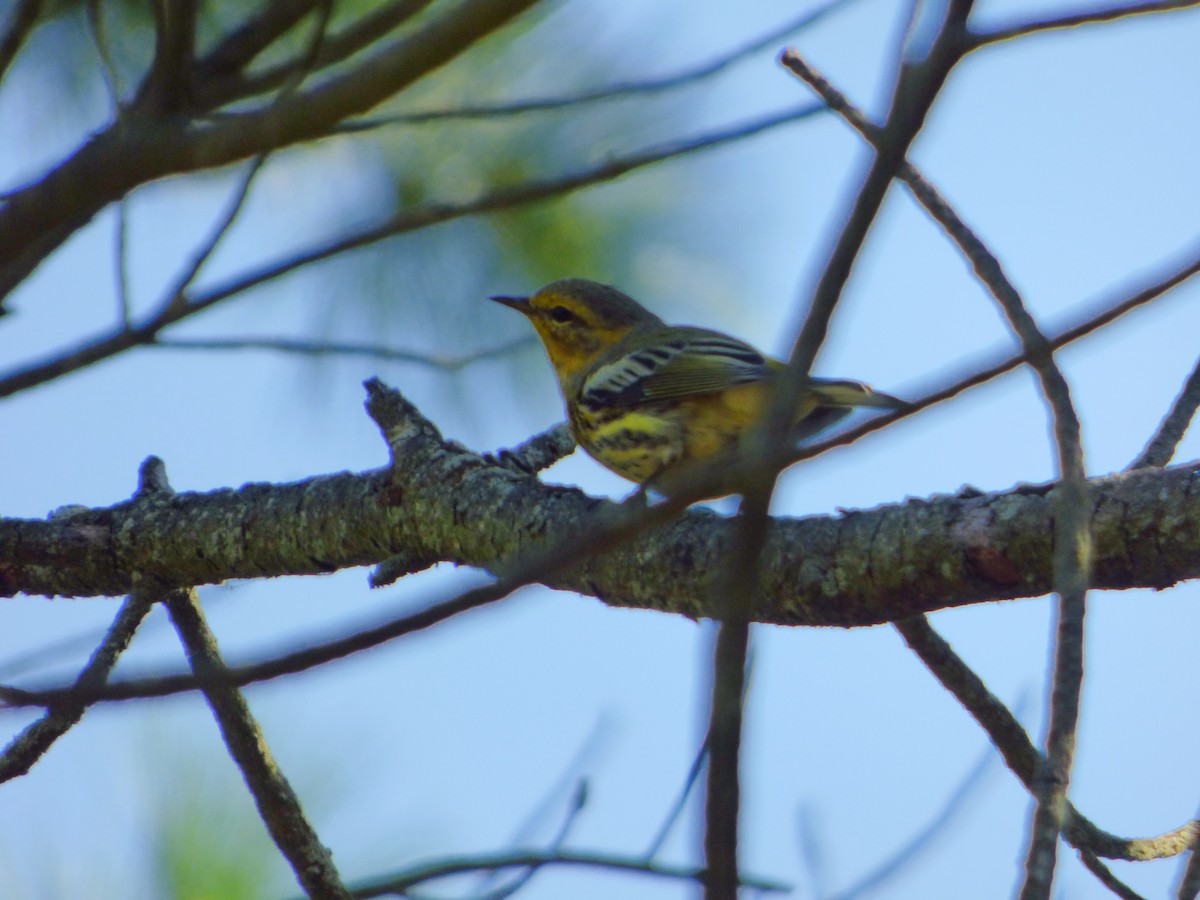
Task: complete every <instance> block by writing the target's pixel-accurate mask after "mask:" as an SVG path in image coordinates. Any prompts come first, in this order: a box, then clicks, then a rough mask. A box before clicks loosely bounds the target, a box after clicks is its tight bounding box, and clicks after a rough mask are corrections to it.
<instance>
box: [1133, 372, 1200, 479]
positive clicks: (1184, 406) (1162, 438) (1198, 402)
mask: <svg viewBox="0 0 1200 900" xmlns="http://www.w3.org/2000/svg"><path fill="white" fill-rule="evenodd" d="M1197 407H1200V360H1197V361H1196V366H1195V368H1194V369H1192V374H1191V375H1189V376H1188V379H1187V381H1186V382H1184V385H1183V388H1182V389H1181V390H1180V391H1179V396H1177V397H1176V398H1175V402H1174V403H1173V404H1172V405H1171V411H1170V412H1169V413H1167V415H1166V417H1165V418H1164V419H1163V420H1162V422H1161V423H1160V424H1159V426H1158V431H1156V432H1155V433H1154V437H1152V438H1151V439H1150V440H1149V441H1148V442H1147V443H1146V446H1145V448H1144V449H1143V450H1142V452H1141V453H1140V454H1138V458H1137V459H1135V460H1134V461H1133V462H1131V463H1130V464H1129V468H1128V469H1127V470H1126V471H1132V470H1133V469H1145V468H1148V467H1153V468H1156V469H1159V468H1162V467H1163V466H1165V465H1167V464H1168V463H1170V462H1171V459H1172V458H1173V457H1174V456H1175V449H1176V448H1177V447H1178V446H1179V442H1180V441H1181V440H1183V436H1184V434H1186V433H1187V430H1188V426H1189V425H1191V424H1192V419H1193V417H1195V415H1196V409H1197Z"/></svg>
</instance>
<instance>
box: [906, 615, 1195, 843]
mask: <svg viewBox="0 0 1200 900" xmlns="http://www.w3.org/2000/svg"><path fill="white" fill-rule="evenodd" d="M894 625H895V627H896V630H897V631H899V632H900V635H901V636H902V637H903V638H904V641H905V643H907V644H908V646H909V647H910V648H911V649H912V651H913V652H914V653H916V654H917V656H918V657H920V659H921V662H923V663H924V664H925V665H926V667H928V669H929V671H930V672H932V673H933V675H934V677H935V678H937V680H938V681H939V682H941V684H942V686H943V687H944V688H946V690H948V691H949V692H950V693H951V694H953V695H954V697H955V698H956V699H957V700H958V702H959V703H961V704H962V705H963V707H964V708H965V709H966V710H967V712H969V713H970V714H971V715H972V717H974V719H975V721H976V722H978V723H979V725H980V726H981V727H982V728H983V730H984V731H985V732H987V735H988V737H989V738H990V739H991V741H992V744H994V745H995V747H996V749H997V750H999V751H1000V754H1001V755H1002V756H1003V757H1004V762H1005V765H1007V766H1008V768H1009V769H1010V770H1011V771H1012V773H1013V774H1014V775H1016V776H1017V778H1018V779H1020V781H1021V783H1022V784H1023V785H1025V787H1026V789H1027V790H1030V791H1032V790H1033V786H1034V783H1035V780H1036V775H1037V772H1038V770H1039V768H1041V766H1042V765H1044V762H1043V760H1044V757H1042V755H1041V754H1040V753H1039V752H1038V750H1037V748H1036V747H1035V746H1034V745H1033V742H1032V741H1031V740H1030V739H1029V735H1027V734H1026V733H1025V729H1024V728H1022V727H1021V724H1020V723H1019V722H1018V721H1017V719H1016V717H1015V716H1014V715H1013V714H1012V713H1011V712H1009V711H1008V709H1007V708H1006V707H1005V706H1004V704H1003V703H1001V702H1000V701H999V700H998V699H997V698H996V697H995V696H994V695H993V694H992V693H991V692H990V691H989V690H988V689H987V685H985V684H984V683H983V680H982V679H981V678H980V677H979V676H978V675H976V674H975V673H974V672H973V671H971V669H970V667H969V666H967V664H966V663H965V662H963V660H962V659H961V658H960V657H959V656H958V655H957V654H956V653H955V652H954V650H953V649H952V648H951V647H950V645H949V644H948V643H946V641H945V640H944V639H943V638H942V637H941V636H940V635H939V634H938V633H937V632H936V631H935V630H934V629H933V627H932V626H931V625H930V624H929V621H928V620H927V619H926V618H925V617H924V616H914V617H912V618H909V619H903V620H899V621H897V622H895V623H894ZM1063 837H1064V838H1066V840H1067V842H1068V843H1069V844H1070V845H1071V846H1072V847H1075V848H1076V849H1078V850H1089V851H1091V852H1093V853H1095V854H1096V855H1098V856H1103V857H1107V858H1108V859H1128V860H1150V859H1164V858H1167V857H1171V856H1178V855H1179V854H1181V853H1184V852H1186V851H1187V850H1188V849H1189V848H1190V847H1192V846H1194V845H1195V843H1196V842H1197V840H1200V819H1197V820H1194V821H1191V822H1188V823H1187V824H1185V825H1182V826H1181V827H1179V828H1176V829H1174V830H1173V831H1169V832H1167V833H1166V834H1162V835H1159V836H1158V837H1153V838H1121V837H1117V836H1115V835H1112V834H1109V833H1108V832H1106V831H1102V830H1101V829H1099V828H1097V827H1096V826H1095V825H1093V824H1092V823H1091V822H1090V821H1088V820H1087V819H1086V818H1084V817H1083V816H1082V815H1080V814H1079V812H1078V811H1077V810H1076V809H1075V808H1074V807H1073V806H1071V804H1070V803H1067V812H1066V824H1065V826H1064V828H1063Z"/></svg>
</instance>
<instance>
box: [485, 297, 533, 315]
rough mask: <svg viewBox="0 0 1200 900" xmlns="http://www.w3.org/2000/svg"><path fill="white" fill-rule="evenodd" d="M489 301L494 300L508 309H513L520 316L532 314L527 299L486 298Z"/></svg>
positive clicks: (531, 308)
mask: <svg viewBox="0 0 1200 900" xmlns="http://www.w3.org/2000/svg"><path fill="white" fill-rule="evenodd" d="M488 299H489V300H494V301H495V302H497V303H500V304H502V305H504V306H507V307H508V308H509V309H515V310H516V311H517V312H519V313H521V314H522V315H526V316H527V315H529V314H530V313H531V312H533V307H532V306H530V305H529V298H528V297H488Z"/></svg>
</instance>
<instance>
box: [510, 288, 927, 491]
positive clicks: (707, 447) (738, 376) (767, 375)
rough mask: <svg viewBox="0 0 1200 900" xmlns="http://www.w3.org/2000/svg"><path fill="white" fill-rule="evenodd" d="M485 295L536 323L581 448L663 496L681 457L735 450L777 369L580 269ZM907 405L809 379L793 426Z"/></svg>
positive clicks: (812, 426) (807, 430)
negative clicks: (668, 319)
mask: <svg viewBox="0 0 1200 900" xmlns="http://www.w3.org/2000/svg"><path fill="white" fill-rule="evenodd" d="M491 299H492V300H495V301H496V302H497V303H503V304H504V305H505V306H510V307H512V308H513V309H515V310H517V312H519V313H522V314H523V315H524V316H525V317H526V318H527V319H529V321H530V322H531V323H533V327H534V328H535V329H537V333H538V336H539V337H540V338H541V339H542V344H543V345H545V348H546V355H547V356H549V357H550V365H552V366H553V367H554V373H555V374H556V375H557V376H558V386H559V388H560V389H561V391H562V395H563V400H564V401H565V402H566V406H567V419H568V421H569V422H570V426H571V432H572V433H573V434H574V435H575V440H576V441H577V442H578V443H579V445H580V446H581V447H583V449H584V450H586V451H587V452H588V453H589V454H591V455H592V456H593V457H594V458H595V459H596V460H597V461H598V462H599V463H600V464H601V465H603V466H605V467H607V468H609V469H611V470H612V471H614V472H616V473H617V474H618V475H621V476H622V477H624V478H628V479H629V480H630V481H634V482H636V483H638V484H640V485H647V486H649V487H653V488H654V489H655V490H659V491H663V492H664V493H669V490H666V488H665V485H664V482H669V481H670V480H671V477H672V476H673V475H677V474H678V473H680V472H681V471H682V469H683V468H684V467H685V466H688V465H690V464H692V463H696V462H700V461H711V462H717V461H718V460H716V459H714V457H719V456H721V455H722V454H730V453H732V452H733V451H734V450H735V448H736V445H737V444H738V442H739V440H740V439H741V437H742V435H743V434H745V433H746V431H747V430H748V429H749V428H750V426H751V425H753V424H754V422H755V421H756V418H757V416H758V415H759V413H760V412H761V411H762V409H763V407H764V405H765V404H766V403H767V402H768V401H769V397H770V390H769V386H770V384H771V382H772V379H773V378H774V376H775V375H776V373H778V372H779V371H781V370H782V369H783V363H781V362H778V361H777V360H774V359H771V358H770V357H767V356H764V355H763V354H761V353H759V352H758V351H757V350H755V349H754V348H753V347H751V346H750V345H749V344H746V343H744V342H742V341H739V340H738V339H737V338H733V337H729V335H726V334H722V333H721V332H719V331H709V330H708V329H706V328H693V327H691V326H688V325H667V324H666V323H665V322H663V320H662V319H660V318H659V317H658V316H656V315H654V313H652V312H650V311H649V310H647V309H645V308H644V307H642V306H641V305H640V304H639V303H638V302H637V301H636V300H634V299H633V298H632V297H629V296H627V295H625V294H623V293H621V291H619V290H617V289H616V288H613V287H609V286H608V285H605V284H597V283H596V282H594V281H586V280H584V279H582V278H566V279H563V280H562V281H555V282H553V283H551V284H548V285H546V286H545V287H544V288H542V289H541V290H540V291H538V292H537V293H536V294H534V295H533V296H532V297H492V298H491ZM905 405H906V404H905V403H904V401H902V400H898V399H897V398H895V397H891V396H889V395H887V394H882V393H879V392H877V391H873V390H871V388H869V387H867V386H866V385H865V384H859V383H858V382H857V381H836V380H831V379H824V378H810V379H809V380H808V382H807V384H806V387H805V390H804V392H803V393H802V394H801V395H800V401H799V404H798V406H797V409H796V414H795V417H794V426H795V428H796V431H797V434H798V436H803V437H808V436H810V435H812V434H815V433H816V432H818V431H820V430H822V429H824V428H827V427H828V426H830V425H832V424H834V423H835V422H837V421H838V420H839V419H841V418H843V417H844V416H846V415H848V414H849V412H850V410H851V409H852V408H854V407H856V406H869V407H876V408H879V409H899V408H901V407H903V406H905ZM664 476H665V477H664Z"/></svg>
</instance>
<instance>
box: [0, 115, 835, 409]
mask: <svg viewBox="0 0 1200 900" xmlns="http://www.w3.org/2000/svg"><path fill="white" fill-rule="evenodd" d="M821 112H824V107H823V106H821V105H820V104H813V105H807V106H802V107H798V108H793V109H791V110H785V111H784V112H782V113H777V114H774V115H770V116H765V117H763V118H760V119H756V120H754V121H752V122H749V123H746V124H743V125H737V126H733V127H731V128H727V129H722V130H719V131H715V132H709V133H707V134H705V135H702V136H700V137H698V138H692V139H687V140H682V141H676V142H673V143H669V144H662V145H657V146H654V147H650V148H646V149H643V150H640V151H636V152H634V153H631V154H629V155H627V156H623V157H619V158H616V159H612V160H608V161H606V162H602V163H600V164H598V165H596V166H593V167H591V168H589V169H585V170H582V171H580V172H576V173H574V174H570V175H565V176H561V177H558V178H549V179H545V180H542V181H533V182H528V183H526V184H521V185H516V186H513V187H509V188H504V189H500V190H495V191H491V192H488V193H486V194H483V195H481V196H479V197H477V198H475V199H473V200H469V201H466V202H463V203H448V204H439V205H436V206H427V207H422V208H420V209H415V210H407V211H405V212H403V213H399V214H397V215H396V216H394V217H392V218H391V219H389V220H388V221H386V222H384V223H382V224H380V225H378V226H375V227H374V228H369V229H366V230H363V231H360V232H358V233H357V234H353V235H351V236H350V237H347V238H343V239H341V240H338V241H332V242H329V243H327V244H324V245H322V246H319V247H316V248H314V249H311V250H308V251H304V252H302V253H299V254H296V255H293V256H291V257H289V258H287V259H286V260H281V261H279V262H275V263H271V264H269V265H267V266H263V267H260V268H259V269H257V270H255V271H252V272H250V273H247V274H243V275H241V276H239V277H236V278H234V279H232V280H230V281H227V282H225V283H224V284H223V285H218V286H217V287H215V288H212V289H210V290H209V291H207V292H204V293H201V294H197V295H195V296H193V297H190V298H189V297H188V296H186V295H185V294H184V293H183V292H181V290H180V285H183V286H184V288H186V285H187V284H190V282H191V280H192V279H193V278H194V277H195V272H196V271H198V270H199V267H200V266H201V265H203V263H204V261H205V260H206V259H207V257H208V254H209V253H211V249H209V250H208V251H207V252H202V253H201V254H199V255H198V256H197V258H196V259H195V260H194V261H193V265H192V267H191V269H190V270H188V271H187V272H185V273H184V274H183V275H182V276H181V277H180V278H179V279H178V280H177V281H176V283H175V285H174V289H173V291H174V292H172V291H168V292H167V293H166V294H165V295H164V299H163V301H162V303H161V304H160V308H159V311H158V313H157V314H156V315H154V316H153V317H152V318H151V319H150V320H149V321H147V322H146V323H145V324H143V325H140V326H138V327H136V328H134V329H132V330H129V329H125V328H118V329H116V330H115V331H109V332H108V333H106V334H103V335H101V336H99V337H93V338H89V339H87V340H86V341H84V342H82V343H80V344H79V345H77V346H76V347H74V348H72V349H70V350H67V351H65V352H64V351H58V352H57V353H55V354H54V355H52V356H50V357H49V358H47V359H43V360H41V361H39V362H36V363H33V364H31V365H28V366H26V367H24V368H22V369H18V370H16V371H13V372H10V373H8V374H6V375H0V397H7V396H10V395H12V394H15V393H17V392H19V391H23V390H26V389H28V388H31V387H35V386H37V385H39V384H44V383H45V382H47V381H52V380H53V379H55V378H59V377H61V376H63V375H66V374H68V373H71V372H75V371H78V370H80V369H83V368H86V367H87V366H90V365H93V364H95V363H97V362H100V361H102V360H105V359H108V358H110V357H112V356H115V355H116V354H118V353H121V352H124V351H125V350H128V349H130V348H132V347H137V346H142V345H145V344H149V343H152V342H153V341H154V340H155V339H156V338H157V336H158V334H159V332H161V331H162V330H163V329H164V328H166V327H167V326H169V325H173V324H175V323H177V322H180V321H182V320H184V319H186V318H188V317H190V316H192V315H195V314H197V313H199V312H202V311H204V310H206V309H208V308H210V307H212V306H215V305H216V304H218V303H221V302H222V301H224V300H227V299H229V298H230V297H232V296H234V295H236V294H240V293H242V292H243V291H247V290H249V289H250V288H253V287H257V286H259V285H261V284H264V283H265V282H268V281H271V280H273V279H276V278H279V277H280V276H282V275H286V274H288V273H290V272H293V271H295V270H296V269H299V268H302V267H304V266H307V265H311V264H313V263H316V262H320V261H322V260H325V259H329V258H330V257H333V256H337V255H338V254H341V253H345V252H347V251H349V250H355V249H357V248H359V247H365V246H367V245H370V244H373V243H377V242H378V241H381V240H383V239H384V238H389V237H394V236H396V235H400V234H405V233H408V232H412V231H417V230H419V229H422V228H426V227H428V226H431V225H438V224H441V223H443V222H447V221H450V220H452V219H458V218H463V217H465V216H470V215H478V214H481V213H489V212H496V211H498V210H503V209H511V208H514V207H517V206H522V205H525V204H529V203H535V202H538V201H541V200H547V199H550V198H552V197H558V196H562V195H564V194H569V193H572V192H574V191H577V190H581V189H583V188H586V187H591V186H592V185H596V184H601V183H604V182H606V181H612V180H615V179H617V178H619V177H621V176H623V175H626V174H628V173H630V172H632V171H635V170H637V169H640V168H644V167H646V166H649V165H653V164H654V163H658V162H663V161H665V160H668V159H673V158H677V157H680V156H685V155H687V154H690V153H695V152H699V151H702V150H708V149H712V148H715V147H719V146H722V145H724V144H728V143H731V142H734V141H738V140H743V139H745V138H749V137H752V136H754V135H756V134H759V133H762V132H765V131H769V130H771V129H773V128H778V127H781V126H783V125H788V124H791V123H793V122H797V121H800V120H802V119H806V118H808V117H810V116H813V115H816V114H818V113H821ZM255 165H261V163H259V162H258V161H256V162H255ZM248 180H249V179H247V181H248ZM244 189H245V188H243V191H244ZM235 206H236V204H235ZM231 214H236V209H234V208H231V210H230V214H227V216H226V219H229V218H230V215H231ZM226 227H227V226H226ZM222 233H223V229H222V228H218V229H216V231H215V233H214V235H213V239H210V241H209V244H208V246H209V247H210V248H211V247H212V246H215V240H216V239H219V238H220V236H221V234H222ZM172 300H174V301H175V302H172Z"/></svg>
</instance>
